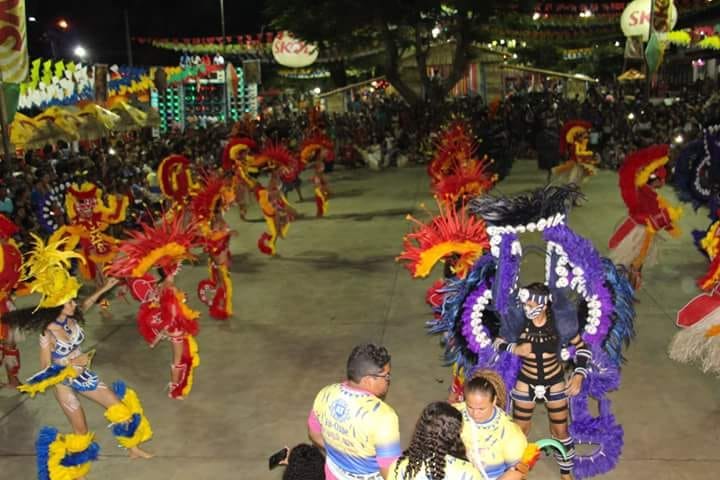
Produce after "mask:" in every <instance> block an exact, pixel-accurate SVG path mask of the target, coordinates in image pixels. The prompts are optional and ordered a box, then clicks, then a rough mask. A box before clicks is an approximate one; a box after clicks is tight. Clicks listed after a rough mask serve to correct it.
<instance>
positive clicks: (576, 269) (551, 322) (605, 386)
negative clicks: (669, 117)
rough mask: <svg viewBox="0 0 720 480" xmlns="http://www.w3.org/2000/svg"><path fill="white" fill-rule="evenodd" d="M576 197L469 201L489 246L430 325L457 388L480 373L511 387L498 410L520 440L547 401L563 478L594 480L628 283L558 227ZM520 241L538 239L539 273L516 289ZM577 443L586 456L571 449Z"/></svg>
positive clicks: (617, 431) (610, 427)
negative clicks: (459, 379)
mask: <svg viewBox="0 0 720 480" xmlns="http://www.w3.org/2000/svg"><path fill="white" fill-rule="evenodd" d="M578 199H579V191H578V188H577V187H576V186H563V187H560V186H548V187H545V188H542V189H538V190H533V191H529V192H523V193H520V194H516V195H514V196H495V195H483V196H479V197H476V198H474V199H473V200H471V201H470V204H469V207H468V208H469V211H470V213H471V214H474V215H475V216H476V217H477V218H478V219H481V220H482V221H483V222H485V225H486V228H485V230H486V232H487V235H488V237H489V244H490V249H489V252H488V253H485V254H484V255H481V256H480V257H479V258H477V259H476V260H475V263H474V265H473V266H472V267H471V268H470V269H469V270H468V271H467V273H466V274H465V275H464V276H463V277H455V278H450V279H447V280H446V281H445V285H444V286H443V287H442V289H441V290H440V291H438V294H439V296H440V297H441V298H440V300H439V302H437V303H438V305H439V307H438V311H439V312H440V318H439V319H437V320H436V321H434V322H432V324H431V325H430V331H431V332H432V333H440V334H442V335H443V346H444V347H445V359H446V360H447V361H448V362H451V363H453V365H454V366H456V367H457V368H456V371H457V372H458V374H459V376H463V377H464V380H465V381H466V382H467V381H469V380H471V379H472V378H473V375H474V372H476V371H477V370H479V369H483V370H484V369H489V370H492V371H494V372H496V373H497V374H499V375H500V376H501V377H502V379H503V382H504V384H505V385H507V386H508V387H509V388H512V391H511V393H510V394H509V395H507V396H506V397H507V398H506V404H507V405H509V406H508V408H507V411H508V413H510V414H512V415H513V417H514V420H515V422H516V423H517V424H518V425H519V426H520V427H521V428H522V429H523V431H525V432H528V431H529V430H530V423H531V421H532V417H533V415H532V414H533V412H534V409H535V404H536V403H538V402H545V405H546V407H547V410H548V417H549V420H550V430H551V432H552V434H553V436H554V437H555V439H556V440H557V441H558V442H559V443H561V444H562V447H560V448H557V450H558V454H557V455H556V461H557V463H558V465H559V466H560V475H561V478H563V479H570V478H576V479H583V478H589V477H592V476H596V475H602V474H605V473H607V472H609V471H610V470H612V469H613V468H614V467H615V466H616V464H617V462H618V461H619V460H620V457H621V454H622V446H623V443H624V440H623V429H622V426H621V425H620V424H618V422H617V419H616V418H615V416H614V415H613V413H612V408H611V403H610V400H609V399H608V398H607V394H608V392H610V391H613V390H616V389H617V388H618V387H619V384H620V366H621V364H622V361H623V355H622V350H623V347H624V346H625V345H626V344H627V343H628V342H629V340H630V339H631V338H632V337H633V335H634V323H633V319H634V309H633V291H632V288H631V287H630V285H629V282H628V281H627V279H626V278H625V277H623V276H622V275H621V274H620V272H619V271H618V270H617V268H616V267H615V265H613V263H612V262H611V261H610V260H609V259H607V258H602V257H601V256H600V254H599V252H598V251H597V249H595V247H594V246H593V245H592V243H590V242H589V241H588V240H587V239H585V238H583V237H581V236H580V235H578V234H577V233H575V232H574V231H573V230H571V229H570V227H569V226H568V225H567V223H566V219H567V216H568V215H567V214H568V211H569V208H570V206H571V205H573V204H575V203H576V202H577V200H578ZM527 232H539V233H540V234H541V236H542V240H543V241H544V243H545V275H544V278H543V281H542V283H534V284H531V285H527V286H526V287H524V288H522V287H520V286H519V285H518V280H519V278H520V273H521V265H522V260H523V250H524V245H523V243H524V242H526V237H525V234H526V233H527ZM463 393H464V394H465V395H467V394H468V391H464V392H463ZM502 396H503V395H502V394H498V397H502ZM466 400H467V399H466ZM590 400H592V401H593V402H597V404H598V410H597V413H596V412H595V411H591V410H590V409H589V405H590ZM471 403H473V402H472V399H471ZM499 404H500V402H499V401H498V405H499ZM569 405H571V408H570V407H569ZM480 407H482V405H480ZM576 444H578V445H590V446H592V447H591V449H590V450H589V453H588V451H587V450H583V451H581V452H575V445H576ZM555 446H556V447H558V445H557V444H555ZM563 451H564V452H566V454H565V455H562V452H563ZM515 457H516V456H515ZM512 460H513V461H515V460H517V458H513V459H512ZM483 463H484V462H483ZM531 463H532V462H531ZM494 464H495V463H493V465H494ZM498 465H499V463H498ZM528 465H529V464H528ZM498 471H499V469H498Z"/></svg>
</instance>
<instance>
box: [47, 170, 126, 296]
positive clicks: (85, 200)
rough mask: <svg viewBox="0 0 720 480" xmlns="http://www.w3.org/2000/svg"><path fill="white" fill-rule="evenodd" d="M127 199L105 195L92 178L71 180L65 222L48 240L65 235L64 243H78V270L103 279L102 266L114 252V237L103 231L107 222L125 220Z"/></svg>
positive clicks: (92, 277)
mask: <svg viewBox="0 0 720 480" xmlns="http://www.w3.org/2000/svg"><path fill="white" fill-rule="evenodd" d="M128 204H129V199H128V197H127V196H125V195H107V197H106V199H105V200H103V191H102V190H101V189H100V188H99V187H98V186H97V185H95V184H94V183H92V182H84V183H83V184H81V185H78V184H75V183H74V184H72V185H71V186H70V188H68V189H67V193H66V194H65V209H66V212H67V217H68V220H69V222H68V224H67V225H65V226H61V227H60V228H59V229H58V230H57V231H55V233H54V234H53V236H52V237H51V241H56V240H58V239H60V238H63V237H68V238H69V239H68V242H67V247H68V248H70V249H73V250H74V249H75V247H76V245H78V244H79V246H80V252H81V255H82V258H83V262H81V263H80V272H81V273H82V275H83V278H85V279H88V280H90V279H92V280H94V281H95V282H96V283H97V284H102V283H103V282H104V277H103V266H104V265H105V264H106V263H107V262H109V261H110V260H111V259H112V258H113V256H114V255H115V245H116V244H117V239H115V238H114V237H112V236H110V235H108V234H106V233H105V231H106V230H107V229H108V227H109V226H110V225H115V224H118V223H122V222H124V221H125V216H126V214H127V209H128Z"/></svg>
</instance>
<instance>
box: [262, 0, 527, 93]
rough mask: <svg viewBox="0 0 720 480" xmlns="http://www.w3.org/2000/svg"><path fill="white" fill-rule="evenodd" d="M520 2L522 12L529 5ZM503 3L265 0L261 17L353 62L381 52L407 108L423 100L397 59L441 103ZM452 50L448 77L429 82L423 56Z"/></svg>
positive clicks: (385, 68) (388, 74)
mask: <svg viewBox="0 0 720 480" xmlns="http://www.w3.org/2000/svg"><path fill="white" fill-rule="evenodd" d="M531 3H532V2H528V1H525V0H523V2H521V4H522V6H525V4H528V5H529V4H531ZM503 5H507V1H506V2H501V1H499V0H483V1H477V0H454V1H445V2H442V1H436V0H417V1H414V2H407V1H402V0H382V1H381V0H362V1H361V0H324V1H319V2H317V3H316V4H315V5H313V4H308V2H306V1H300V0H269V1H268V7H267V9H266V14H267V15H268V16H269V17H270V18H272V19H273V20H272V22H273V25H274V26H275V27H276V28H278V29H281V30H289V31H292V32H293V34H295V35H297V36H299V37H300V38H302V39H304V40H306V41H310V42H313V43H317V44H318V45H320V46H321V48H323V49H326V50H327V49H330V50H334V51H336V52H340V53H341V54H344V55H345V56H346V58H350V59H351V58H352V56H353V55H354V54H357V53H359V52H360V51H361V50H362V49H363V48H365V49H373V48H381V49H382V51H383V64H382V70H383V72H384V74H385V76H386V78H387V80H388V81H389V82H390V83H391V84H392V85H393V87H395V89H396V90H397V91H398V92H399V93H400V95H402V96H403V98H405V100H406V101H407V102H408V103H410V104H418V103H420V102H422V101H423V98H422V97H421V96H420V95H419V94H418V93H417V92H415V91H414V90H413V89H412V88H411V87H410V85H408V83H407V82H406V81H405V80H404V79H403V78H402V76H401V75H400V66H401V59H402V57H403V55H405V54H406V53H413V54H414V56H415V60H416V63H417V73H418V76H419V78H420V81H421V83H422V85H423V90H424V92H425V96H426V98H427V99H428V100H430V101H431V102H433V103H437V102H439V101H442V100H443V99H444V98H445V96H446V95H447V94H448V92H449V91H450V90H451V89H452V88H453V87H454V86H455V84H456V83H457V82H458V81H459V80H460V79H461V78H462V76H463V74H464V72H465V71H466V69H467V66H468V64H469V62H470V60H471V54H470V47H471V46H472V43H473V42H474V41H484V40H486V39H487V32H486V30H485V27H486V26H487V25H488V24H489V21H490V19H491V18H492V16H493V14H494V13H495V12H496V11H497V10H498V9H499V8H500V7H501V6H503ZM443 44H448V45H451V46H452V61H451V69H450V73H449V74H448V75H447V77H445V78H442V79H439V80H438V79H433V78H431V76H430V75H429V72H428V64H427V59H428V54H429V52H430V48H431V46H433V45H443Z"/></svg>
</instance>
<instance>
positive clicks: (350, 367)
mask: <svg viewBox="0 0 720 480" xmlns="http://www.w3.org/2000/svg"><path fill="white" fill-rule="evenodd" d="M388 363H390V354H389V353H388V351H387V349H386V348H385V347H381V346H379V345H375V344H374V343H366V344H364V345H358V346H356V347H355V348H353V350H352V352H351V353H350V357H348V361H347V378H348V380H351V381H353V382H355V383H358V382H360V380H362V378H363V377H367V376H368V375H375V374H378V373H380V372H381V371H382V369H383V367H385V365H387V364H388Z"/></svg>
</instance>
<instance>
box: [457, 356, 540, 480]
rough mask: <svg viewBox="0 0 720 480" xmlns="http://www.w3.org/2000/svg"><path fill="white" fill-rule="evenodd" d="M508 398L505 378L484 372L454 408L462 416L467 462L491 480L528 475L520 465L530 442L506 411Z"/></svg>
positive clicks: (473, 379)
mask: <svg viewBox="0 0 720 480" xmlns="http://www.w3.org/2000/svg"><path fill="white" fill-rule="evenodd" d="M506 395H507V393H506V391H505V385H504V383H503V381H502V378H500V376H499V375H498V374H496V373H495V372H492V371H489V370H481V371H478V372H476V373H475V375H474V377H473V378H472V379H471V380H470V381H468V382H466V383H465V388H464V398H465V401H464V402H462V403H458V404H455V405H453V406H454V407H455V408H457V409H458V410H459V411H460V412H461V418H462V423H463V427H462V441H463V443H464V445H465V448H466V449H467V452H468V459H469V460H470V461H471V462H472V464H473V465H475V467H477V468H478V469H480V470H481V471H483V473H484V474H485V478H486V479H489V480H496V479H497V480H520V479H522V478H524V475H525V473H526V471H523V469H522V468H520V465H519V464H520V463H521V460H522V459H523V453H524V452H525V448H526V447H527V439H526V438H525V434H524V433H523V432H522V430H521V429H520V427H519V426H517V425H516V424H515V423H513V421H512V419H511V418H510V417H509V416H508V415H507V414H506V413H505V411H504V408H505V399H506V398H507V397H506ZM525 470H526V469H525Z"/></svg>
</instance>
